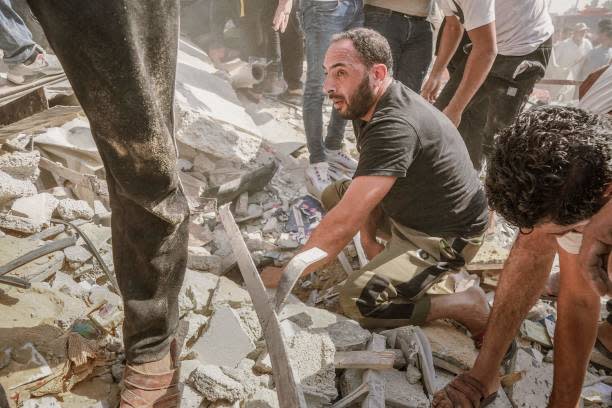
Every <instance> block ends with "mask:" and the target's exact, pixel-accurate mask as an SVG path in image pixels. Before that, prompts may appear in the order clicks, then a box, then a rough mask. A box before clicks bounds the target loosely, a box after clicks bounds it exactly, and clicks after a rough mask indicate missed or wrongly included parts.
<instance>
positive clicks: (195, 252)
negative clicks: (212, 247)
mask: <svg viewBox="0 0 612 408" xmlns="http://www.w3.org/2000/svg"><path fill="white" fill-rule="evenodd" d="M187 256H188V257H187V267H188V268H191V269H195V270H198V271H207V272H210V273H214V274H217V275H218V274H219V272H220V270H221V264H222V260H221V258H220V257H219V256H217V255H211V253H210V251H208V249H206V248H204V247H198V246H190V247H189V249H188V255H187Z"/></svg>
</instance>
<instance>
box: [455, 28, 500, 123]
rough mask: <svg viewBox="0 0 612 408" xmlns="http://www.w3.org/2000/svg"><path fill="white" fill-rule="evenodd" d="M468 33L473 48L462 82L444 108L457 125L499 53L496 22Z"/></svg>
mask: <svg viewBox="0 0 612 408" xmlns="http://www.w3.org/2000/svg"><path fill="white" fill-rule="evenodd" d="M467 34H468V36H469V37H470V40H471V41H472V50H471V51H470V55H469V56H468V59H467V62H466V64H465V70H464V71H463V78H462V79H461V83H460V84H459V86H458V87H457V91H455V95H454V96H453V97H452V99H451V100H450V102H449V103H448V105H447V106H446V108H444V113H445V114H446V116H448V118H449V119H450V120H451V122H453V123H454V124H455V126H459V123H460V122H461V115H463V111H464V110H465V108H466V107H467V105H468V103H470V101H471V100H472V98H473V97H474V95H475V94H476V92H477V91H478V89H479V88H480V86H481V85H482V84H483V82H484V81H485V79H486V78H487V75H489V71H491V67H492V66H493V62H494V61H495V56H496V55H497V43H496V41H497V40H496V36H495V22H492V23H490V24H487V25H484V26H482V27H478V28H475V29H473V30H470V31H468V32H467Z"/></svg>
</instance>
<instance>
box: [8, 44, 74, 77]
mask: <svg viewBox="0 0 612 408" xmlns="http://www.w3.org/2000/svg"><path fill="white" fill-rule="evenodd" d="M37 52H38V54H37V55H36V57H35V58H34V60H33V61H32V62H29V63H28V62H24V63H21V64H11V65H9V70H8V74H7V76H6V79H8V80H9V81H10V82H12V83H13V84H16V85H21V84H23V83H25V82H26V81H31V80H34V79H37V78H40V77H43V76H47V75H55V74H60V73H62V72H63V71H64V70H63V69H62V66H61V64H60V63H59V60H58V59H57V57H56V56H54V55H48V54H46V53H45V52H44V51H37Z"/></svg>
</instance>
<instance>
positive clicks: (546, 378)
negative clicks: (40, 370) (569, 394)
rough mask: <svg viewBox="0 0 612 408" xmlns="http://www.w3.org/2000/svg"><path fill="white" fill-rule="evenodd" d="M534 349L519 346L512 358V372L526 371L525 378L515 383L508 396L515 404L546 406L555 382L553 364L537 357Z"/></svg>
mask: <svg viewBox="0 0 612 408" xmlns="http://www.w3.org/2000/svg"><path fill="white" fill-rule="evenodd" d="M531 350H532V349H523V348H519V349H518V351H517V352H516V355H515V356H514V359H513V360H512V365H511V368H510V370H511V371H512V372H518V371H524V372H525V375H524V376H523V379H522V380H520V381H518V382H516V383H514V384H513V385H512V387H511V389H510V392H509V394H508V397H509V398H510V400H511V401H512V402H513V405H514V406H517V407H525V408H537V407H545V406H547V404H548V398H549V397H550V393H551V390H552V384H553V365H552V364H548V363H545V362H543V361H541V360H540V359H539V357H540V355H538V358H535V357H534V356H533V354H531V353H530V351H531Z"/></svg>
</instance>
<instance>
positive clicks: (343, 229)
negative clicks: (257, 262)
mask: <svg viewBox="0 0 612 408" xmlns="http://www.w3.org/2000/svg"><path fill="white" fill-rule="evenodd" d="M395 179H396V177H391V176H361V177H356V178H355V179H354V180H353V181H352V182H351V185H350V187H349V189H348V190H347V191H346V193H345V194H344V196H343V197H342V199H341V200H340V202H339V203H338V204H337V205H336V206H335V207H334V208H333V209H332V210H331V211H330V212H329V213H327V215H326V216H325V217H323V220H322V221H321V224H319V226H318V227H317V228H316V229H315V230H314V231H313V232H312V235H311V236H310V239H309V240H308V242H306V244H305V245H304V247H303V248H302V249H301V251H300V252H303V251H307V250H309V249H310V248H314V247H317V248H320V249H322V250H323V251H325V252H327V257H326V258H324V259H323V260H321V261H319V262H316V263H314V264H312V265H311V266H310V267H308V268H307V269H306V270H305V271H304V273H303V275H302V276H306V275H308V274H310V273H311V272H313V271H315V270H317V269H319V268H320V267H322V266H323V265H325V264H327V263H329V262H330V261H332V260H334V259H335V258H336V256H337V255H338V254H339V253H340V251H342V249H344V247H345V246H346V244H348V243H349V241H351V240H352V239H353V237H354V236H355V234H356V233H357V231H358V230H359V229H360V228H361V226H362V224H363V223H364V220H366V219H367V218H368V216H369V215H370V213H371V212H372V210H374V209H375V208H376V207H377V206H378V204H380V202H381V201H382V199H383V198H384V197H385V196H386V195H387V193H388V192H389V190H390V189H391V187H393V184H394V183H395ZM281 273H282V271H281V270H279V269H276V268H267V269H265V270H264V271H263V272H262V273H261V276H262V279H263V281H264V283H265V284H266V286H268V287H273V286H276V284H278V280H279V279H280V276H281Z"/></svg>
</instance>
